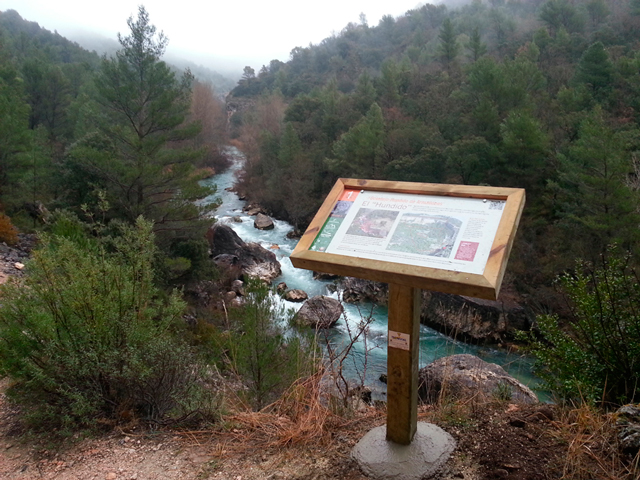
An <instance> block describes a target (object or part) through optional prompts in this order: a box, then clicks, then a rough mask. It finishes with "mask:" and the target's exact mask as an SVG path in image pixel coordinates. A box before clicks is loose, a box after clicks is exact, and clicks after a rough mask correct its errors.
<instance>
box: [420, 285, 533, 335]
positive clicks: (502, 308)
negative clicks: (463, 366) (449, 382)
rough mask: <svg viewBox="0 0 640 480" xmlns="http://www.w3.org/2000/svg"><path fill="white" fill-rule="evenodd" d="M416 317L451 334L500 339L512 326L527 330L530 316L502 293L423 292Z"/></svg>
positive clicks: (512, 328) (530, 320) (513, 328)
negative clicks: (481, 296)
mask: <svg viewBox="0 0 640 480" xmlns="http://www.w3.org/2000/svg"><path fill="white" fill-rule="evenodd" d="M420 321H421V323H423V324H425V325H427V326H429V327H431V328H434V329H436V330H439V331H441V332H443V333H445V334H447V335H449V336H451V337H454V338H459V339H463V340H468V341H472V342H476V343H477V342H481V343H501V342H504V341H505V340H508V339H510V338H512V337H513V333H514V332H515V331H516V330H529V329H530V327H531V323H532V321H533V320H532V318H530V316H529V315H528V314H527V311H526V310H525V309H524V308H523V307H522V306H521V305H519V304H518V303H517V302H515V301H514V300H512V299H511V298H510V297H509V296H508V295H506V294H503V295H501V298H500V299H499V300H497V301H493V300H482V299H479V298H473V297H465V296H461V295H452V294H448V293H439V292H423V295H422V310H421V312H420Z"/></svg>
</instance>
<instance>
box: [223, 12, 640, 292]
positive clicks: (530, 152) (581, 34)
mask: <svg viewBox="0 0 640 480" xmlns="http://www.w3.org/2000/svg"><path fill="white" fill-rule="evenodd" d="M639 74H640V2H638V1H637V0H630V1H629V0H618V1H608V2H605V1H603V0H577V1H568V0H547V1H544V0H530V1H524V0H522V1H517V0H490V1H486V0H485V1H482V0H473V1H472V2H469V3H468V4H466V5H464V6H461V7H459V8H447V6H446V5H432V4H426V5H423V6H421V7H419V8H416V9H415V10H410V11H408V12H407V13H406V14H405V15H404V16H401V17H399V18H393V17H390V16H386V17H384V18H383V19H382V20H381V21H380V23H379V24H378V25H377V26H370V25H368V24H367V22H366V19H365V18H364V17H362V18H361V21H360V23H358V24H355V23H351V24H349V25H347V26H346V27H345V28H344V30H343V31H342V32H341V33H340V34H338V35H335V36H333V37H330V38H327V39H325V40H324V41H323V42H321V43H320V44H319V45H312V46H309V47H308V48H295V49H293V50H292V52H291V59H290V61H289V62H287V63H282V62H279V61H277V60H274V61H272V62H271V63H270V64H269V65H268V66H264V67H263V68H262V69H261V70H260V71H259V72H258V74H257V75H256V73H255V71H254V70H253V69H252V68H251V67H246V68H245V71H244V75H243V78H242V79H241V80H240V81H239V83H238V86H237V87H236V88H235V89H234V90H233V91H232V96H231V99H230V100H229V102H230V103H231V104H232V105H234V106H235V107H236V108H237V109H238V110H239V111H238V113H236V114H235V115H234V117H233V118H232V122H233V123H234V126H235V127H236V130H235V135H236V136H237V137H238V139H239V140H240V141H241V142H242V144H243V146H244V151H245V153H246V155H247V158H248V163H247V172H246V176H245V178H244V185H245V189H246V191H247V192H251V194H252V195H253V196H254V199H255V200H257V201H259V202H261V203H263V204H265V205H266V206H268V207H269V208H270V209H271V210H273V211H274V212H276V213H277V214H278V215H280V216H283V217H286V218H288V219H290V220H291V221H292V222H293V223H294V224H295V225H297V226H298V227H300V228H303V227H304V226H305V225H306V223H307V222H308V221H309V220H310V215H311V214H312V213H314V212H315V211H316V209H317V207H318V205H319V202H320V201H321V199H322V198H323V197H324V195H325V194H326V193H327V192H328V189H329V188H330V187H331V186H332V185H333V183H334V182H335V179H336V178H338V177H358V178H373V179H386V180H402V181H418V182H444V183H463V184H487V185H496V186H508V187H523V188H526V190H527V206H526V208H525V213H524V218H523V221H522V223H521V228H520V234H519V237H518V238H517V240H516V245H515V251H514V252H513V254H512V255H511V260H510V268H509V271H510V274H509V278H511V280H513V281H514V282H515V283H516V284H517V286H518V287H519V288H520V290H521V291H524V292H529V293H532V292H533V290H536V292H533V293H535V295H537V296H538V300H540V301H544V298H541V295H543V292H542V291H541V290H540V289H539V288H538V287H540V286H541V285H549V284H550V281H551V280H552V279H553V278H554V277H555V276H556V274H557V273H558V272H561V271H564V270H565V269H567V268H572V267H573V266H574V264H575V259H576V258H582V259H585V260H596V259H598V258H599V257H600V255H601V254H603V253H604V252H605V251H606V249H607V246H608V245H609V244H611V243H614V242H615V243H618V244H619V245H620V246H621V247H623V248H624V249H628V250H631V251H634V252H637V251H638V247H639V246H640V244H639V243H638V240H639V237H638V235H639V229H638V224H639V221H640V216H639V212H640V210H639V207H640V205H639V203H638V200H639V197H638V188H639V183H638V168H639V167H640V164H639V163H638V162H639V161H640V157H639V152H640V130H639V128H638V127H639V122H640V75H639ZM247 105H249V107H247Z"/></svg>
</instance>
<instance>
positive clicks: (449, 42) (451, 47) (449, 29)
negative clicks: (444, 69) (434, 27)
mask: <svg viewBox="0 0 640 480" xmlns="http://www.w3.org/2000/svg"><path fill="white" fill-rule="evenodd" d="M438 38H439V39H440V47H439V53H440V59H441V60H442V63H444V64H445V66H449V65H450V64H451V63H452V62H453V61H454V60H455V59H456V57H457V56H458V54H459V53H460V44H459V43H458V40H457V39H456V34H455V32H454V30H453V23H451V19H450V18H446V19H445V20H444V22H442V27H440V34H439V35H438Z"/></svg>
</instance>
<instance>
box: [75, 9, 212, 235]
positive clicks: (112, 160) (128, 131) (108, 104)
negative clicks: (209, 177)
mask: <svg viewBox="0 0 640 480" xmlns="http://www.w3.org/2000/svg"><path fill="white" fill-rule="evenodd" d="M127 24H128V25H129V28H130V30H131V33H130V35H128V36H126V37H123V36H121V35H118V40H119V41H120V44H121V45H122V49H121V50H120V51H118V52H117V54H116V56H115V57H113V58H104V59H103V60H102V64H101V68H100V71H99V73H98V75H97V77H96V79H95V85H96V90H97V96H96V102H97V105H98V106H97V108H96V109H95V111H94V112H93V119H94V121H95V122H96V127H97V134H98V135H97V136H96V135H95V134H89V135H87V136H86V137H85V138H84V139H83V140H81V141H80V142H79V143H78V144H77V145H76V148H75V149H74V150H73V152H72V155H71V161H72V162H75V163H77V164H78V165H79V166H80V168H81V169H82V170H83V171H86V172H87V174H88V177H89V178H93V179H97V180H98V181H99V184H100V186H101V187H102V188H104V189H106V191H107V193H108V200H109V202H110V204H111V205H112V206H113V207H114V211H113V213H114V214H115V215H116V216H118V217H121V218H124V219H126V220H128V221H129V222H134V221H135V219H136V218H137V217H138V216H140V215H142V216H144V217H145V218H147V219H150V220H153V221H154V223H155V230H156V232H162V233H163V234H164V235H178V236H183V235H184V234H185V232H186V231H188V230H189V228H191V227H194V226H196V225H197V223H196V222H195V220H197V219H198V217H199V213H200V212H199V210H198V208H197V207H196V206H195V205H194V203H193V201H194V200H196V199H198V198H202V197H204V196H206V194H207V193H208V189H206V188H202V187H199V185H198V181H199V180H200V178H201V177H200V176H198V175H196V174H195V173H194V167H193V164H194V162H196V161H197V160H198V159H200V158H201V157H202V155H203V151H202V150H196V149H193V148H188V147H182V146H181V144H180V141H182V140H189V139H192V138H194V137H195V136H196V135H197V134H198V132H199V125H198V124H197V123H194V122H192V123H185V119H186V117H187V115H188V113H189V109H190V95H191V81H192V76H191V74H190V73H189V72H188V71H186V72H184V74H183V75H182V77H181V78H180V79H177V78H176V76H175V74H174V73H173V72H172V71H171V69H170V68H169V67H168V66H167V65H166V64H165V63H164V62H163V61H161V60H160V58H161V56H162V55H163V54H164V51H165V48H166V46H167V41H168V40H167V38H166V37H165V36H164V34H163V33H160V34H158V35H156V28H155V26H153V25H152V24H151V23H150V22H149V15H148V13H147V11H146V10H145V8H144V7H143V6H140V7H139V10H138V17H137V19H133V18H132V17H130V18H129V20H128V21H127Z"/></svg>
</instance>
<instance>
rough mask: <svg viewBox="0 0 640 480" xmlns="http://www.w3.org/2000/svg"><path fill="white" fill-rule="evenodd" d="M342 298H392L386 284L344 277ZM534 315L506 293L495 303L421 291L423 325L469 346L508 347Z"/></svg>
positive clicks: (382, 300)
mask: <svg viewBox="0 0 640 480" xmlns="http://www.w3.org/2000/svg"><path fill="white" fill-rule="evenodd" d="M338 284H339V288H340V289H341V290H342V299H343V300H344V301H345V302H349V303H360V302H364V301H370V302H373V303H377V304H380V305H385V304H386V303H387V301H388V297H389V288H388V285H387V284H386V283H380V282H372V281H369V280H363V279H360V278H351V277H345V278H342V279H340V280H339V282H338ZM534 320H535V319H534V315H533V313H532V312H531V311H530V310H529V309H528V308H526V307H524V306H523V305H521V304H520V303H518V302H517V301H516V300H515V297H514V295H509V294H508V293H503V294H502V295H501V297H500V298H499V299H498V300H496V301H493V300H483V299H480V298H473V297H465V296H462V295H452V294H448V293H440V292H427V291H423V292H422V310H421V314H420V321H421V323H422V324H424V325H426V326H428V327H431V328H433V329H434V330H438V331H440V332H442V333H445V334H446V335H448V336H450V337H452V338H456V339H458V340H463V341H466V342H470V343H488V344H505V343H508V342H509V341H511V340H512V339H513V335H514V333H515V332H516V331H519V330H524V331H527V330H529V329H530V328H531V325H532V324H533V322H534Z"/></svg>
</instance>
